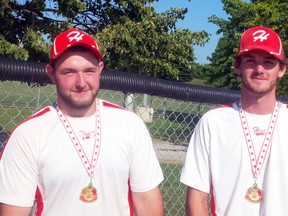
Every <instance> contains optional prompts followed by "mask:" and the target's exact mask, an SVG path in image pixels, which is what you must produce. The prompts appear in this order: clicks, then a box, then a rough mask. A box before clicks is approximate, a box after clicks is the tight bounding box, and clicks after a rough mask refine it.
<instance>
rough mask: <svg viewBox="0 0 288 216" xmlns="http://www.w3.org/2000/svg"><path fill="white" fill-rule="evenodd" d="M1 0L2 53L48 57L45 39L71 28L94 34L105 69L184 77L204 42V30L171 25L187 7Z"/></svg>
mask: <svg viewBox="0 0 288 216" xmlns="http://www.w3.org/2000/svg"><path fill="white" fill-rule="evenodd" d="M3 1H4V4H3V6H2V7H1V9H0V19H1V20H5V25H4V26H1V27H0V42H1V41H2V43H1V44H3V46H0V56H5V57H12V58H17V59H25V60H38V61H48V50H49V42H50V41H49V40H50V39H51V38H54V37H55V36H56V35H57V34H58V33H59V32H61V31H63V30H65V29H68V28H69V27H76V28H79V29H82V30H84V31H86V32H87V33H89V34H92V35H94V36H95V37H96V38H97V40H98V41H99V45H100V48H101V50H102V52H103V54H104V60H105V63H106V65H107V68H108V69H112V70H113V69H115V70H122V71H130V72H135V73H138V74H146V75H150V76H155V77H161V78H164V79H171V80H180V81H186V80H187V79H191V77H193V74H192V70H193V67H195V57H194V49H193V45H195V44H197V45H202V46H203V45H204V44H205V43H206V42H208V40H209V35H208V34H207V33H206V32H205V31H202V32H192V31H190V30H187V29H178V28H176V22H177V21H178V20H179V19H183V18H184V16H185V14H186V13H187V9H179V8H174V9H173V8H172V9H170V10H169V11H166V12H165V13H161V14H158V13H156V11H155V9H154V7H153V4H152V3H153V1H154V0H113V1H112V0H105V1H103V0H85V1H77V0H46V1H45V0H37V1H36V0H31V1H29V0H26V2H25V3H24V4H20V3H19V2H18V1H15V0H14V1H11V0H10V1H8V0H3ZM18 26H20V27H19V28H18ZM12 46H14V47H12ZM10 47H11V48H10Z"/></svg>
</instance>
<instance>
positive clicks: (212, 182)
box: [180, 103, 288, 216]
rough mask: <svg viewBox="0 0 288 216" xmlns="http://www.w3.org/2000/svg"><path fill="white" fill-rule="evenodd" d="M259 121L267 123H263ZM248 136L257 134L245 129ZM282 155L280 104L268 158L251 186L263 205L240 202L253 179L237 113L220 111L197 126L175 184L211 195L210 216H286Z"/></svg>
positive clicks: (285, 125)
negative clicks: (257, 190) (259, 192)
mask: <svg viewBox="0 0 288 216" xmlns="http://www.w3.org/2000/svg"><path fill="white" fill-rule="evenodd" d="M264 119H266V120H264V121H265V122H266V123H267V118H266V117H264ZM266 123H265V124H266ZM250 133H255V134H256V135H253V136H254V137H255V136H258V135H259V134H260V135H261V134H262V133H263V131H262V130H261V129H259V128H257V127H255V128H253V129H252V131H251V128H250ZM253 136H252V138H253ZM262 142H263V141H262ZM262 142H261V143H260V145H262ZM258 144H259V142H258ZM254 145H255V149H258V150H260V148H259V147H257V146H256V144H254ZM258 150H257V151H258ZM257 151H256V152H257ZM287 153H288V108H287V105H284V104H281V107H280V109H279V114H278V120H277V123H276V125H275V128H274V133H273V137H272V142H271V144H270V147H269V149H268V155H267V158H266V161H265V163H264V164H263V167H262V170H261V172H260V175H259V177H258V179H257V184H258V185H259V187H261V188H262V189H263V200H262V201H261V202H260V203H251V202H249V201H248V200H246V199H245V195H246V192H247V190H248V188H250V187H251V186H253V184H254V182H255V179H254V177H253V175H252V167H251V162H250V157H249V153H248V148H247V144H246V140H245V137H244V133H243V129H242V124H241V121H240V117H239V108H238V107H237V105H236V103H234V104H233V105H226V106H221V107H218V108H215V109H213V110H210V111H209V112H207V113H206V114H204V116H203V117H202V118H201V120H200V121H199V123H198V124H197V126H196V128H195V131H194V133H193V135H192V138H191V141H190V144H189V147H188V151H187V155H186V161H185V164H184V167H183V169H182V174H181V178H180V181H181V182H182V183H184V184H186V185H188V186H190V187H192V188H195V189H198V190H200V191H203V192H206V193H211V213H212V215H217V216H224V215H225V216H230V215H233V216H243V215H253V216H256V215H257V216H258V215H262V216H271V215H277V216H278V215H279V216H284V215H288V206H287V200H286V194H288V184H287V182H288V167H287V162H288V157H287ZM257 155H258V154H257Z"/></svg>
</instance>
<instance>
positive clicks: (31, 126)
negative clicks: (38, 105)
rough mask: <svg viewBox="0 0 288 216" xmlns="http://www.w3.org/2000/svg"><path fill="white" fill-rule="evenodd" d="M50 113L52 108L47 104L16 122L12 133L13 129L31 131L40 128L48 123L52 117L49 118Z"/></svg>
mask: <svg viewBox="0 0 288 216" xmlns="http://www.w3.org/2000/svg"><path fill="white" fill-rule="evenodd" d="M52 113H53V108H52V107H51V106H47V107H45V108H43V109H41V110H39V111H38V112H36V113H34V114H32V115H31V116H29V117H27V118H26V119H24V120H23V121H21V122H20V123H19V124H17V125H16V127H15V128H14V130H13V131H12V133H14V132H15V131H26V130H28V131H30V132H32V131H36V130H37V129H40V128H42V125H43V126H46V125H49V124H50V123H51V122H52V119H53V118H51V115H52Z"/></svg>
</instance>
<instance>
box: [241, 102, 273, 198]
mask: <svg viewBox="0 0 288 216" xmlns="http://www.w3.org/2000/svg"><path fill="white" fill-rule="evenodd" d="M239 116H240V120H241V124H242V129H243V132H244V136H245V140H246V144H247V148H248V153H249V156H250V163H251V168H252V174H253V177H254V179H255V183H254V184H253V186H252V187H250V188H248V190H247V192H246V195H245V198H246V200H248V201H250V202H252V203H259V202H261V200H262V198H263V190H262V189H261V188H260V187H258V184H257V183H256V181H257V179H258V176H259V174H260V172H261V169H262V166H263V164H264V162H265V159H266V156H267V153H268V149H269V146H270V144H271V140H272V136H273V132H274V127H275V125H276V122H277V117H278V105H277V103H276V104H275V108H274V111H273V113H272V115H271V118H270V122H269V125H268V128H267V132H266V135H265V138H264V141H263V144H262V146H261V149H260V153H259V155H258V158H256V152H255V148H254V145H253V142H252V137H251V135H250V131H249V126H248V122H247V119H246V115H245V112H244V110H243V109H242V105H241V102H240V103H239Z"/></svg>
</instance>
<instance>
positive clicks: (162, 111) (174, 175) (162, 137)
mask: <svg viewBox="0 0 288 216" xmlns="http://www.w3.org/2000/svg"><path fill="white" fill-rule="evenodd" d="M98 97H99V98H101V99H104V100H107V101H110V102H113V103H116V104H118V105H121V106H125V107H126V108H127V109H130V110H133V111H134V112H136V113H137V114H138V115H139V116H141V118H142V119H143V120H144V122H145V123H146V125H147V128H148V129H149V131H150V134H151V137H152V139H153V143H154V148H155V151H156V154H157V157H158V159H159V161H160V163H161V166H162V169H163V173H164V176H165V179H164V181H163V183H162V184H161V190H162V194H163V198H164V205H165V215H169V216H177V215H179V216H182V215H185V196H186V186H185V185H183V184H181V183H180V182H179V178H180V172H181V168H182V165H183V162H184V159H185V154H186V150H187V147H188V143H189V140H190V137H191V134H192V132H193V130H194V127H195V125H196V123H197V122H198V120H199V118H200V117H201V116H202V115H203V114H204V113H205V112H207V111H208V110H209V109H211V108H212V107H213V106H215V105H214V104H206V103H198V102H190V101H181V100H176V99H171V98H164V97H159V96H151V95H146V94H137V93H130V94H127V93H126V94H124V93H123V92H121V91H114V90H104V89H101V90H100V91H99V94H98ZM55 100H56V93H55V86H54V85H50V84H48V85H28V84H27V83H22V82H19V81H2V82H0V148H2V147H3V143H4V141H5V140H6V139H7V136H8V135H9V134H10V132H11V131H12V130H13V128H14V127H15V126H16V125H17V124H18V123H19V122H21V121H22V120H24V119H25V118H27V117H28V116H30V115H31V114H33V113H34V112H36V111H38V110H39V109H41V108H43V107H45V106H46V105H50V104H52V103H53V102H54V101H55ZM31 135H33V131H31Z"/></svg>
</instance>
